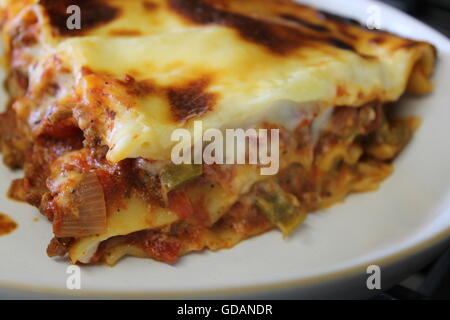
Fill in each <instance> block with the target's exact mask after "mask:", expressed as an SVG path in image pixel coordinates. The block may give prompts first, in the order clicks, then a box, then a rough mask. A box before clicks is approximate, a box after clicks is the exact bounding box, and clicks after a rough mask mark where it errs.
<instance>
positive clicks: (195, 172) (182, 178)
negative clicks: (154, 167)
mask: <svg viewBox="0 0 450 320" xmlns="http://www.w3.org/2000/svg"><path fill="white" fill-rule="evenodd" d="M202 173H203V167H202V166H201V165H199V164H179V165H175V164H170V165H168V166H166V167H164V168H163V169H162V170H161V172H160V174H159V178H160V180H161V185H162V186H163V188H164V190H165V191H166V192H170V191H172V190H174V189H176V188H178V187H179V186H181V185H183V184H185V183H187V182H189V181H191V180H192V179H195V178H197V177H199V176H201V175H202Z"/></svg>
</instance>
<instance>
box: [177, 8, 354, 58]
mask: <svg viewBox="0 0 450 320" xmlns="http://www.w3.org/2000/svg"><path fill="white" fill-rule="evenodd" d="M169 4H170V7H171V8H172V10H174V11H175V12H177V13H178V14H180V15H181V16H183V17H184V18H186V19H187V20H189V21H191V22H193V23H196V24H202V25H220V26H225V27H229V28H232V29H235V30H236V31H237V32H238V33H239V34H240V36H241V37H242V38H244V39H245V40H247V41H250V42H253V43H256V44H259V45H262V46H264V47H265V48H267V49H269V50H270V51H271V52H273V53H275V54H281V55H286V54H289V53H290V52H292V51H294V50H296V49H298V48H300V47H302V46H308V45H311V44H313V43H315V42H319V43H323V44H328V45H332V46H335V47H337V48H339V49H344V50H351V51H354V52H356V53H357V51H356V50H355V48H354V47H353V46H351V45H350V44H347V43H345V42H344V41H342V40H339V39H336V38H334V37H331V36H328V37H324V36H322V35H320V34H319V35H315V34H311V33H308V32H304V31H303V30H301V29H300V28H298V27H297V28H296V27H295V26H288V25H285V24H280V23H275V22H274V21H266V20H263V19H260V18H257V17H255V16H252V15H244V14H240V13H236V12H232V11H226V10H225V9H223V8H222V7H221V8H219V7H216V6H214V5H211V4H209V3H206V1H205V0H169ZM284 18H285V19H286V15H284ZM293 18H295V20H296V21H295V22H296V23H297V24H300V25H302V26H303V27H307V28H308V29H312V30H314V31H316V32H317V31H320V32H322V33H323V32H325V31H327V30H328V28H327V27H325V26H321V25H317V24H314V23H310V22H306V21H303V20H301V19H299V18H296V17H294V16H288V17H287V19H288V20H291V21H292V20H293Z"/></svg>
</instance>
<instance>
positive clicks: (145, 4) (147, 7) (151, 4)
mask: <svg viewBox="0 0 450 320" xmlns="http://www.w3.org/2000/svg"><path fill="white" fill-rule="evenodd" d="M142 6H143V7H144V9H145V10H148V11H153V10H156V9H158V4H157V3H154V2H153V1H144V2H142Z"/></svg>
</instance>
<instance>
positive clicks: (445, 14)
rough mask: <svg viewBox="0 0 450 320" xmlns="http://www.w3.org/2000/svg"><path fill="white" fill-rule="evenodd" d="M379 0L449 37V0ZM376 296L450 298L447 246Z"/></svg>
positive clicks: (393, 298)
mask: <svg viewBox="0 0 450 320" xmlns="http://www.w3.org/2000/svg"><path fill="white" fill-rule="evenodd" d="M380 1H382V2H385V3H388V4H390V5H393V6H395V7H397V8H399V9H401V10H403V11H405V12H407V13H408V14H410V15H412V16H414V17H416V18H418V19H420V20H422V21H423V22H425V23H426V24H428V25H430V26H432V27H433V28H435V29H436V30H439V31H440V32H442V33H443V34H445V35H447V37H449V38H450V0H380ZM375 299H381V300H397V299H398V300H408V299H425V300H427V299H446V300H447V299H450V249H448V250H447V252H445V253H444V254H443V255H442V256H441V257H440V258H439V259H438V260H436V261H435V262H433V263H432V264H430V265H429V266H428V267H427V268H425V269H424V270H422V271H421V272H419V273H417V274H413V275H411V276H410V277H409V278H408V279H406V280H405V281H403V282H402V283H399V284H398V285H397V286H395V287H394V288H392V289H390V290H388V291H386V292H384V293H382V294H380V295H378V296H376V297H375Z"/></svg>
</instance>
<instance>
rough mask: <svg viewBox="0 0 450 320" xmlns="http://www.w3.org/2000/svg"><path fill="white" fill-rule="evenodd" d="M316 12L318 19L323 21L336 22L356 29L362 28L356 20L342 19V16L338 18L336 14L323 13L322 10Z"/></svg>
mask: <svg viewBox="0 0 450 320" xmlns="http://www.w3.org/2000/svg"><path fill="white" fill-rule="evenodd" d="M317 12H318V13H319V18H321V19H323V20H329V21H334V22H337V23H340V24H347V25H353V26H358V27H364V26H363V25H362V24H361V23H360V22H359V21H358V20H356V19H352V18H347V17H342V16H339V15H337V14H334V13H331V12H328V11H324V10H318V11H317Z"/></svg>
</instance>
